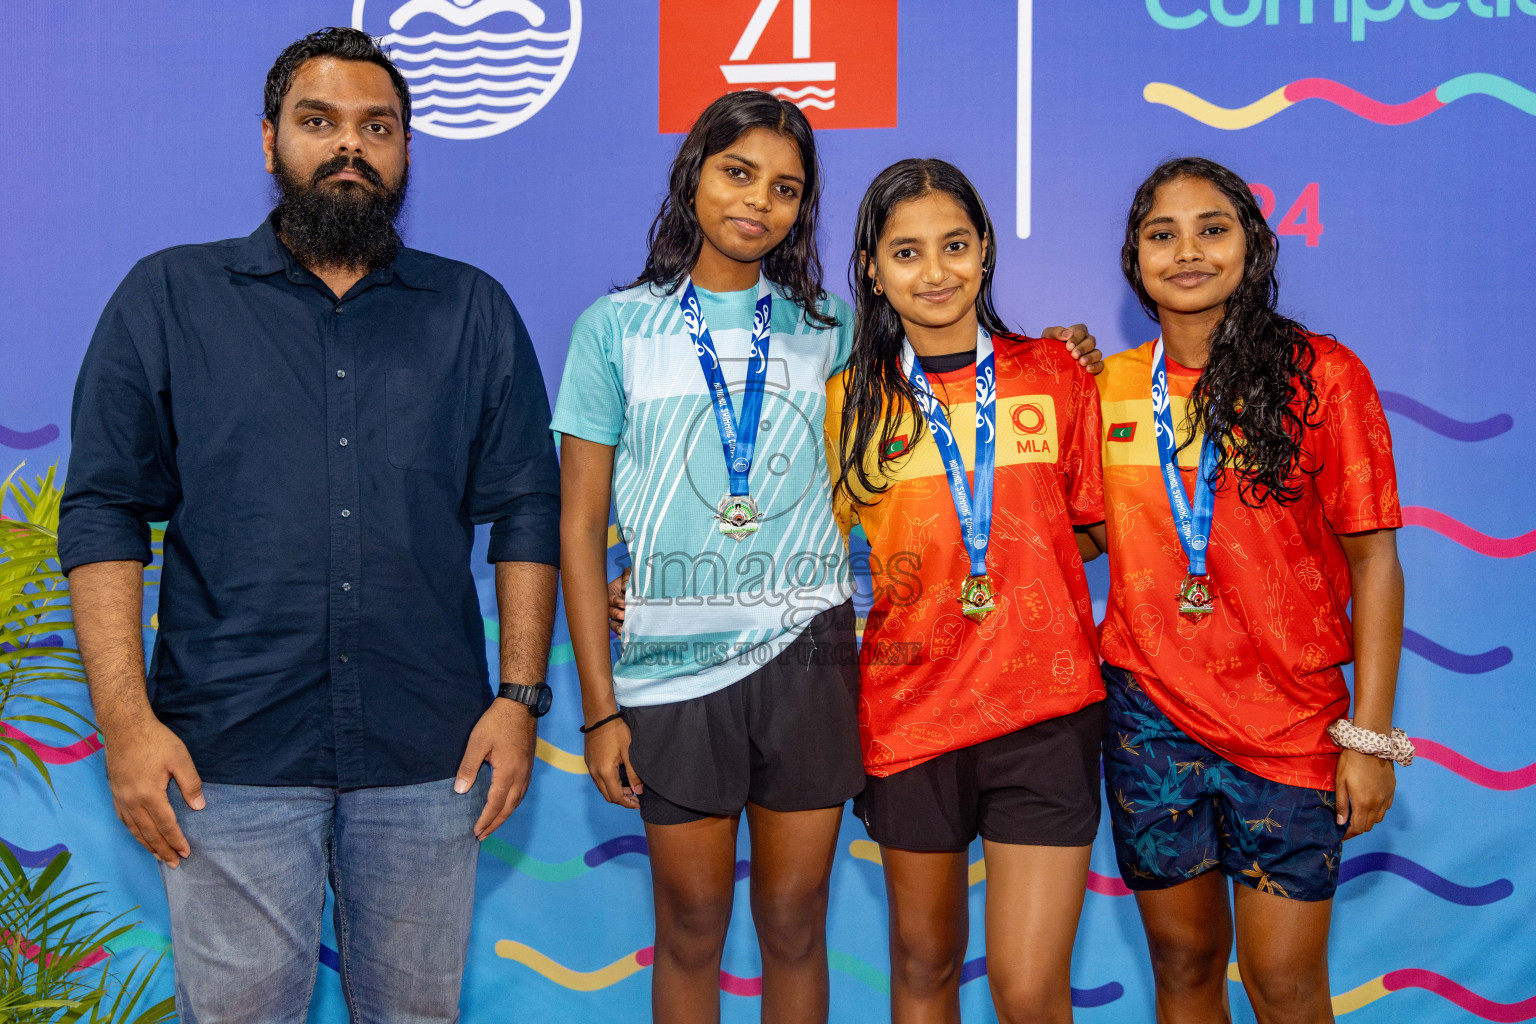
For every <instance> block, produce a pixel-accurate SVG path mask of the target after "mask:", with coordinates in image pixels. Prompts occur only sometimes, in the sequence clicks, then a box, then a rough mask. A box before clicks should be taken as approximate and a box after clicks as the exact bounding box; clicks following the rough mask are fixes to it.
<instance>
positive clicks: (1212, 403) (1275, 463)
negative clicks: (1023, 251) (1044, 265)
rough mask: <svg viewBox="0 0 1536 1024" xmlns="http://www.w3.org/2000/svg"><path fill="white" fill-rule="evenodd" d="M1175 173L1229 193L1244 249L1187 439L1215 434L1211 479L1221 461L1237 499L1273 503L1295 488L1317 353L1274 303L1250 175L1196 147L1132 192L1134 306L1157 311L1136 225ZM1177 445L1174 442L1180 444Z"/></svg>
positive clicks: (1222, 477)
mask: <svg viewBox="0 0 1536 1024" xmlns="http://www.w3.org/2000/svg"><path fill="white" fill-rule="evenodd" d="M1179 178H1201V179H1204V180H1205V181H1208V182H1210V183H1211V184H1212V185H1213V186H1215V188H1216V189H1217V190H1218V191H1220V192H1221V194H1222V195H1224V196H1226V197H1227V201H1228V202H1230V203H1231V204H1232V208H1233V209H1234V210H1236V211H1237V219H1238V223H1239V224H1240V225H1241V227H1242V229H1243V236H1244V238H1245V239H1246V242H1247V252H1246V255H1245V256H1244V259H1243V279H1242V283H1240V284H1239V285H1238V286H1237V290H1236V291H1234V292H1233V293H1232V294H1231V296H1229V297H1228V299H1227V303H1226V309H1225V311H1224V312H1223V313H1222V316H1221V320H1220V321H1219V322H1218V323H1217V324H1216V327H1215V328H1214V329H1213V330H1212V331H1211V336H1210V345H1211V348H1210V356H1209V358H1208V361H1207V362H1206V364H1205V369H1204V371H1203V372H1202V373H1201V374H1200V380H1199V382H1198V383H1196V384H1195V388H1194V391H1193V392H1192V393H1191V394H1190V396H1189V406H1188V410H1189V412H1188V421H1187V426H1188V428H1189V435H1188V436H1189V440H1186V441H1185V442H1184V446H1188V445H1189V444H1190V443H1192V440H1193V438H1194V436H1195V434H1196V432H1197V431H1198V432H1203V433H1204V435H1205V436H1206V437H1212V438H1215V439H1216V441H1217V444H1218V445H1219V450H1220V451H1223V452H1225V453H1226V454H1225V456H1224V457H1223V459H1222V462H1221V469H1220V470H1219V472H1218V476H1217V480H1216V481H1215V484H1216V487H1217V488H1218V489H1220V488H1222V487H1224V486H1225V485H1226V483H1227V468H1228V467H1229V466H1230V467H1233V468H1234V470H1235V473H1236V476H1237V488H1238V495H1239V496H1240V497H1241V498H1242V500H1243V503H1244V504H1245V505H1248V506H1250V507H1254V508H1256V507H1258V506H1259V505H1260V504H1262V503H1263V502H1264V501H1265V500H1267V499H1269V498H1274V499H1275V500H1276V501H1278V502H1280V503H1282V504H1283V503H1286V502H1290V501H1295V500H1296V499H1297V498H1299V497H1301V494H1302V490H1303V489H1302V484H1301V481H1300V479H1298V476H1297V471H1298V470H1299V469H1301V468H1302V449H1301V437H1302V430H1303V429H1304V428H1305V427H1306V426H1308V425H1315V424H1316V421H1315V419H1314V417H1315V416H1316V415H1317V412H1318V399H1317V385H1316V382H1315V381H1314V380H1313V379H1312V366H1313V364H1314V363H1315V362H1316V360H1317V353H1316V352H1315V351H1314V349H1313V348H1312V345H1311V343H1310V342H1309V341H1308V340H1307V338H1306V335H1305V333H1304V332H1305V331H1306V328H1304V327H1303V326H1302V325H1301V324H1299V323H1297V322H1296V321H1294V320H1292V319H1290V318H1289V317H1286V316H1283V315H1282V314H1281V313H1280V312H1278V311H1277V310H1276V308H1275V302H1276V300H1277V299H1278V297H1279V292H1280V285H1279V282H1278V281H1277V280H1276V278H1275V260H1276V257H1277V256H1278V254H1279V245H1280V243H1279V239H1278V238H1276V237H1275V233H1274V232H1273V231H1272V230H1270V227H1269V225H1268V224H1267V223H1265V221H1264V214H1263V213H1262V212H1260V210H1259V204H1258V201H1257V200H1255V199H1254V197H1253V192H1252V190H1250V189H1249V187H1248V183H1247V182H1245V181H1244V180H1243V179H1242V178H1240V177H1239V176H1238V175H1236V174H1234V173H1233V172H1232V171H1230V170H1228V169H1227V168H1225V167H1223V166H1221V165H1220V164H1218V163H1216V162H1215V161H1212V160H1207V159H1204V158H1203V157H1180V158H1179V159H1176V160H1169V161H1167V162H1165V163H1163V164H1162V165H1161V166H1159V167H1158V168H1157V169H1156V170H1155V171H1153V172H1152V173H1151V174H1150V175H1148V177H1147V180H1146V181H1144V182H1142V183H1141V187H1140V188H1138V189H1137V190H1136V197H1135V198H1134V199H1133V200H1131V212H1130V215H1129V216H1127V217H1126V220H1125V244H1124V245H1123V246H1121V248H1120V269H1121V272H1122V273H1124V274H1125V279H1126V281H1128V282H1130V285H1131V289H1132V290H1133V291H1135V293H1136V297H1137V298H1138V299H1140V300H1141V307H1142V309H1144V310H1146V312H1147V315H1148V316H1150V317H1151V318H1152V319H1153V320H1156V319H1157V318H1158V314H1157V303H1155V302H1153V301H1152V296H1150V295H1148V294H1147V289H1146V286H1145V285H1143V283H1142V280H1141V265H1140V262H1139V260H1138V252H1139V249H1140V238H1141V227H1142V223H1143V222H1144V221H1145V220H1146V219H1147V216H1148V215H1149V214H1150V213H1151V212H1152V205H1153V202H1154V201H1155V200H1156V198H1157V190H1158V189H1159V188H1161V187H1162V186H1164V185H1166V184H1168V183H1169V182H1171V181H1176V180H1178V179H1179ZM1181 447H1182V446H1181Z"/></svg>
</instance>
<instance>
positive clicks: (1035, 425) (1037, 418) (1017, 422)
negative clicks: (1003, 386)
mask: <svg viewBox="0 0 1536 1024" xmlns="http://www.w3.org/2000/svg"><path fill="white" fill-rule="evenodd" d="M1009 415H1010V416H1011V417H1012V419H1013V429H1014V430H1017V431H1018V432H1019V433H1021V434H1038V433H1041V432H1042V431H1044V430H1045V412H1044V410H1042V409H1041V408H1040V405H1039V403H1036V402H1025V403H1023V404H1022V405H1016V406H1014V407H1013V412H1012V413H1010V414H1009Z"/></svg>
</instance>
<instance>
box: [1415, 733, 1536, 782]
mask: <svg viewBox="0 0 1536 1024" xmlns="http://www.w3.org/2000/svg"><path fill="white" fill-rule="evenodd" d="M1413 745H1414V746H1415V747H1417V748H1418V756H1419V757H1422V758H1424V759H1425V760H1426V761H1433V762H1435V764H1438V765H1439V766H1440V767H1442V768H1446V769H1448V770H1450V771H1453V772H1455V773H1456V774H1457V775H1460V776H1461V777H1462V778H1464V779H1466V780H1467V781H1468V782H1472V783H1475V784H1476V785H1479V786H1482V787H1483V788H1484V789H1497V790H1501V791H1503V792H1509V791H1510V790H1514V789H1524V788H1526V787H1527V786H1532V785H1536V763H1532V764H1528V765H1526V766H1525V767H1524V768H1516V769H1514V770H1513V771H1507V772H1501V771H1498V770H1497V769H1494V768H1488V767H1485V766H1484V765H1480V764H1478V763H1477V762H1476V761H1474V760H1472V759H1471V758H1470V757H1467V756H1466V755H1464V754H1460V753H1457V752H1456V751H1454V750H1452V749H1451V748H1450V747H1447V746H1446V745H1445V744H1443V743H1436V742H1435V741H1434V740H1427V739H1423V738H1421V737H1418V736H1415V737H1414V738H1413Z"/></svg>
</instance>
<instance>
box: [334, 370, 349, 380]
mask: <svg viewBox="0 0 1536 1024" xmlns="http://www.w3.org/2000/svg"><path fill="white" fill-rule="evenodd" d="M346 375H347V371H346V370H337V371H336V379H337V380H340V379H341V378H342V377H345V376H346Z"/></svg>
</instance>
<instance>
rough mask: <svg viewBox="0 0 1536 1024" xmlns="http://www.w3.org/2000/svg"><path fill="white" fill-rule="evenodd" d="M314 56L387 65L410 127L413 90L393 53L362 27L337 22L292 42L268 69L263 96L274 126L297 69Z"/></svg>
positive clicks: (269, 118) (383, 66)
mask: <svg viewBox="0 0 1536 1024" xmlns="http://www.w3.org/2000/svg"><path fill="white" fill-rule="evenodd" d="M314 57H335V58H336V59H337V60H361V61H367V62H368V63H370V64H377V65H378V66H379V67H381V68H383V69H384V70H385V72H387V73H388V74H389V80H390V81H391V82H393V83H394V84H395V93H396V94H397V95H399V97H400V119H401V121H402V122H403V124H404V126H405V127H406V128H407V129H409V128H410V126H411V90H410V87H409V86H407V85H406V84H405V77H404V76H403V75H401V74H400V69H399V68H397V67H395V65H394V62H393V61H391V60H390V59H389V55H388V54H386V53H385V52H384V51H383V50H382V49H381V48H380V47H379V44H378V43H377V42H375V41H374V38H373V37H372V36H370V35H369V34H368V33H366V32H363V31H361V30H360V29H355V28H340V27H335V26H333V27H331V28H323V29H321V30H320V31H318V32H311V33H310V34H309V35H307V36H305V37H304V38H303V39H300V40H299V41H298V42H294V43H289V44H288V48H287V49H285V50H284V51H283V52H282V53H280V54H278V56H277V62H276V63H275V64H273V65H272V70H271V71H268V72H267V91H266V95H265V97H264V100H263V103H264V106H263V109H262V116H263V117H265V118H266V119H267V120H268V121H271V122H272V124H273V126H274V127H275V126H276V125H277V118H278V115H279V114H280V113H281V112H282V109H283V97H284V96H286V95H288V90H289V89H290V88H292V87H293V74H294V72H295V71H298V70H299V65H301V64H303V63H304V62H305V61H307V60H310V59H311V58H314Z"/></svg>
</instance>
